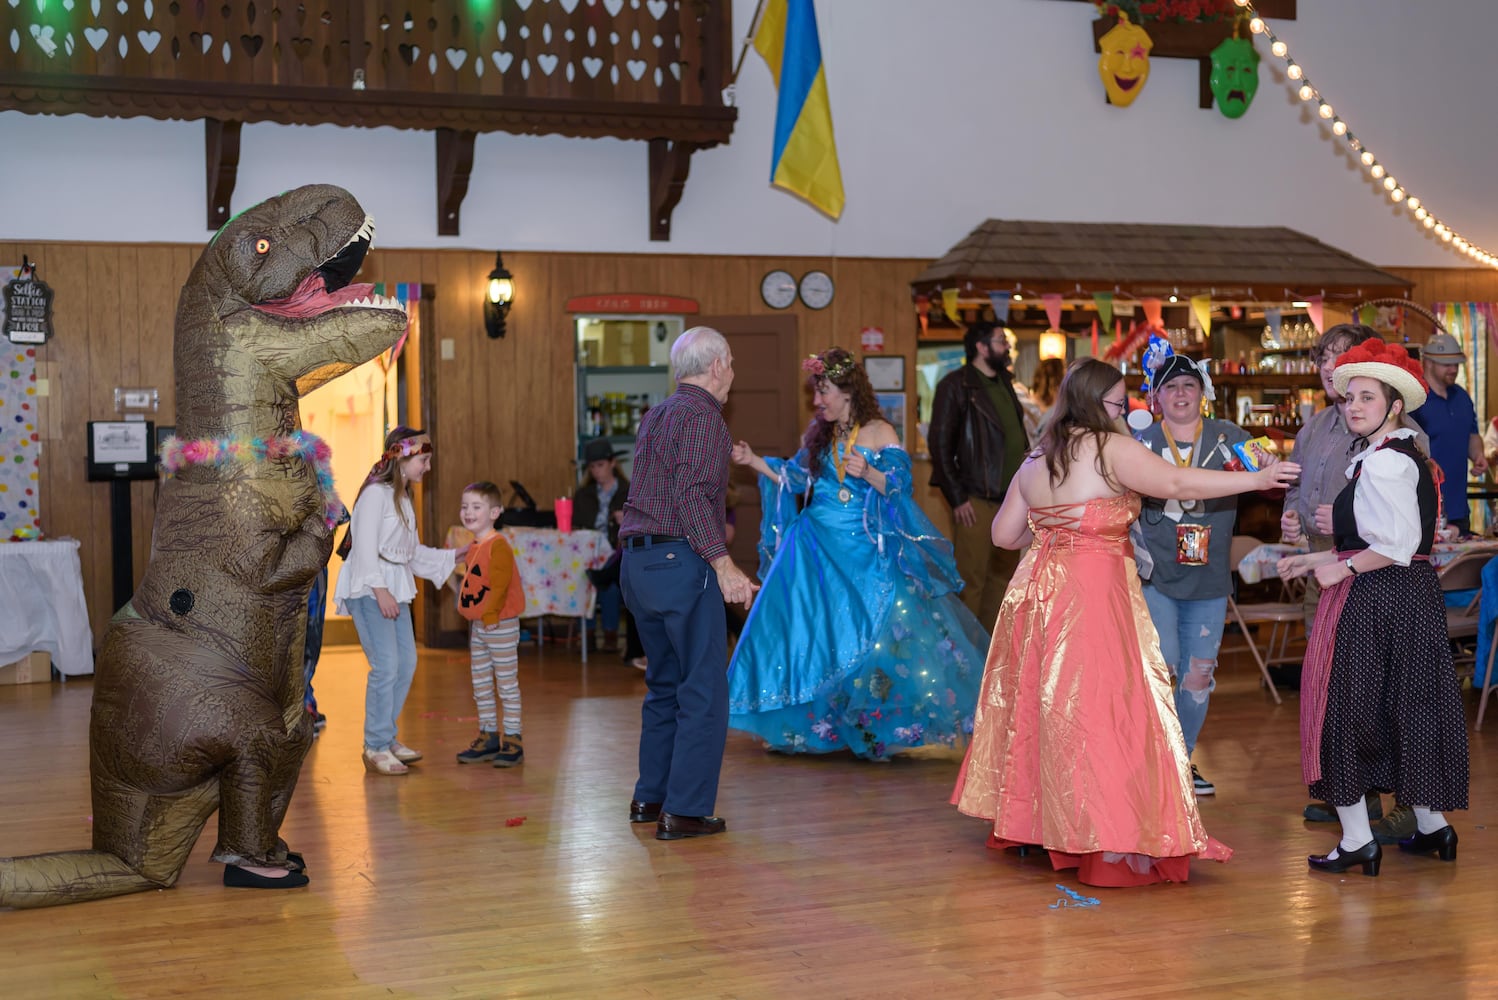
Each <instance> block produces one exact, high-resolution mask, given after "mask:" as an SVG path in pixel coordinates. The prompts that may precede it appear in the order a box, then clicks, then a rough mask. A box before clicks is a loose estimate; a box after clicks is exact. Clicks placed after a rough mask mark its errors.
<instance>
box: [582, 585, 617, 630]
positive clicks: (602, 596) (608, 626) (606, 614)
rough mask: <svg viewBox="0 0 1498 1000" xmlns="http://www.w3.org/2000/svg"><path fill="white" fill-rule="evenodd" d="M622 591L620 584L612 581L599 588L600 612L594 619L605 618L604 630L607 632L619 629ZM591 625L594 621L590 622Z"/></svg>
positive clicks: (598, 609)
mask: <svg viewBox="0 0 1498 1000" xmlns="http://www.w3.org/2000/svg"><path fill="white" fill-rule="evenodd" d="M620 598H621V591H620V589H619V584H617V583H610V584H607V585H605V586H603V587H599V588H598V608H597V611H598V614H596V615H595V616H594V619H595V620H597V619H600V618H601V619H603V623H602V624H603V630H604V631H605V632H617V631H619V608H620V607H621V606H622V604H623V601H621V600H620ZM588 624H589V625H590V626H591V625H592V624H593V622H589V623H588Z"/></svg>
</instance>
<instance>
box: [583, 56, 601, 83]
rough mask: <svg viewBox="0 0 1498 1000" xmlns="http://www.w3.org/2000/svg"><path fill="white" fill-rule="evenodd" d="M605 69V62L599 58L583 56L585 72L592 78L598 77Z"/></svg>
mask: <svg viewBox="0 0 1498 1000" xmlns="http://www.w3.org/2000/svg"><path fill="white" fill-rule="evenodd" d="M602 69H603V60H602V59H600V58H598V57H597V56H583V72H584V73H586V74H588V75H589V76H590V77H595V78H596V77H597V76H598V74H599V72H600V71H601V70H602Z"/></svg>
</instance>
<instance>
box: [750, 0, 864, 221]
mask: <svg viewBox="0 0 1498 1000" xmlns="http://www.w3.org/2000/svg"><path fill="white" fill-rule="evenodd" d="M754 50H755V51H756V52H758V53H759V54H760V55H761V56H763V57H764V59H765V63H766V64H767V65H768V66H769V67H770V75H771V76H773V77H774V78H775V86H776V87H777V88H778V90H779V95H780V96H779V100H778V101H777V102H776V107H775V153H774V155H773V156H772V157H771V159H770V183H771V184H774V185H775V186H776V187H782V188H785V189H786V190H787V191H791V192H794V193H795V194H798V195H800V196H801V197H803V198H805V199H806V200H807V201H809V202H811V203H812V204H813V205H815V206H816V207H817V208H820V209H821V210H822V211H824V212H826V213H827V214H828V215H830V216H832V217H833V218H834V219H836V218H837V217H838V216H840V215H842V214H843V174H842V171H841V170H840V169H839V168H838V165H837V145H836V143H835V142H834V141H833V138H832V107H831V105H830V104H829V103H828V101H827V75H826V74H825V73H824V72H823V70H822V43H821V40H820V39H819V38H818V37H817V11H816V7H815V6H814V5H813V3H812V0H765V9H764V15H763V16H762V17H761V18H760V21H759V27H758V29H756V30H755V32H754Z"/></svg>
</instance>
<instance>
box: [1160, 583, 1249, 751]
mask: <svg viewBox="0 0 1498 1000" xmlns="http://www.w3.org/2000/svg"><path fill="white" fill-rule="evenodd" d="M1144 603H1145V604H1147V605H1149V609H1150V618H1151V619H1152V620H1153V621H1154V623H1155V631H1156V632H1159V633H1160V653H1161V655H1162V656H1164V657H1165V663H1166V665H1167V666H1169V667H1170V671H1171V673H1173V674H1174V675H1175V680H1176V690H1175V700H1176V715H1178V716H1180V719H1181V732H1182V734H1183V735H1185V737H1186V754H1187V755H1188V756H1189V755H1190V754H1191V752H1192V751H1193V750H1195V749H1196V737H1197V736H1198V735H1199V734H1200V733H1201V731H1202V723H1203V722H1205V721H1207V702H1208V701H1210V700H1211V697H1212V691H1213V689H1215V688H1216V687H1217V680H1216V678H1215V677H1214V676H1213V675H1214V674H1215V673H1216V671H1217V650H1218V647H1220V646H1221V645H1222V626H1223V622H1224V621H1225V620H1226V617H1227V609H1228V599H1227V598H1226V597H1209V598H1206V599H1205V600H1200V601H1180V600H1177V599H1175V598H1174V597H1166V596H1165V595H1164V594H1162V593H1160V592H1159V591H1158V590H1156V589H1155V588H1154V587H1152V586H1150V585H1149V584H1148V583H1146V584H1145V585H1144Z"/></svg>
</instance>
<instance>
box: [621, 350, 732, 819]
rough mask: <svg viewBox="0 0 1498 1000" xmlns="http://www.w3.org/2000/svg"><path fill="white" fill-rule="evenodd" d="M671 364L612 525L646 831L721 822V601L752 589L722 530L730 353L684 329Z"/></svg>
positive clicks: (640, 814) (636, 802) (632, 812)
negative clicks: (618, 549) (636, 667)
mask: <svg viewBox="0 0 1498 1000" xmlns="http://www.w3.org/2000/svg"><path fill="white" fill-rule="evenodd" d="M671 368H672V370H673V372H674V374H675V376H676V391H675V392H674V393H672V394H671V396H670V398H668V399H667V400H666V401H665V402H664V403H661V404H660V405H658V406H653V407H651V408H650V411H649V412H648V413H646V415H645V418H644V419H643V420H642V421H641V422H640V432H639V435H638V438H637V440H636V442H635V457H634V467H633V473H634V478H633V482H632V483H631V485H630V493H629V499H628V500H627V501H626V502H625V504H624V523H623V525H622V526H621V527H620V529H619V544H620V545H621V546H623V548H624V558H623V564H622V567H621V579H622V583H623V585H624V600H625V603H626V604H627V605H628V606H629V609H630V611H631V613H632V614H633V615H634V617H635V624H636V626H637V627H638V628H639V631H640V639H641V641H642V643H643V644H644V647H645V656H646V659H647V660H648V662H649V667H648V669H647V670H646V672H645V684H646V687H647V688H648V689H649V690H648V692H647V693H646V695H645V704H644V707H643V708H642V709H641V712H640V716H641V726H640V779H639V781H638V782H637V783H636V785H635V795H634V799H633V800H632V801H631V802H630V804H629V819H630V822H632V823H651V822H653V823H655V825H656V826H655V836H656V839H657V840H680V839H682V838H683V837H702V836H707V835H709V834H714V833H722V832H723V831H724V830H725V829H726V828H727V824H726V823H725V822H724V821H723V820H722V819H720V818H719V817H717V816H714V815H713V814H712V812H713V803H714V801H715V800H716V799H717V796H718V774H719V771H721V769H722V766H723V746H724V743H725V742H726V740H727V737H728V679H727V661H728V632H727V622H726V615H725V610H724V603H725V602H727V603H729V604H743V605H744V606H745V607H748V606H749V602H750V600H751V599H752V598H753V596H754V591H755V590H757V589H758V587H756V586H755V585H754V584H753V583H752V582H750V580H749V578H748V577H747V576H745V575H744V573H743V571H741V570H740V569H739V568H738V567H737V566H735V565H734V563H733V560H732V559H730V558H729V555H728V545H727V543H726V541H725V539H724V531H723V520H724V518H723V509H724V498H725V495H726V494H727V492H728V460H729V454H730V452H731V451H732V448H733V442H732V439H731V438H730V437H729V434H728V425H727V424H726V423H725V422H724V421H723V413H722V409H723V403H724V402H725V401H726V400H727V399H728V389H729V386H731V385H732V384H733V352H731V351H730V350H729V348H728V341H727V340H725V339H724V338H723V335H722V334H721V333H719V332H718V331H716V330H714V329H712V328H710V327H705V326H698V327H693V328H692V329H690V330H688V331H687V332H686V333H684V334H682V335H681V336H680V337H679V338H678V339H677V341H676V343H675V344H673V345H672V347H671Z"/></svg>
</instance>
